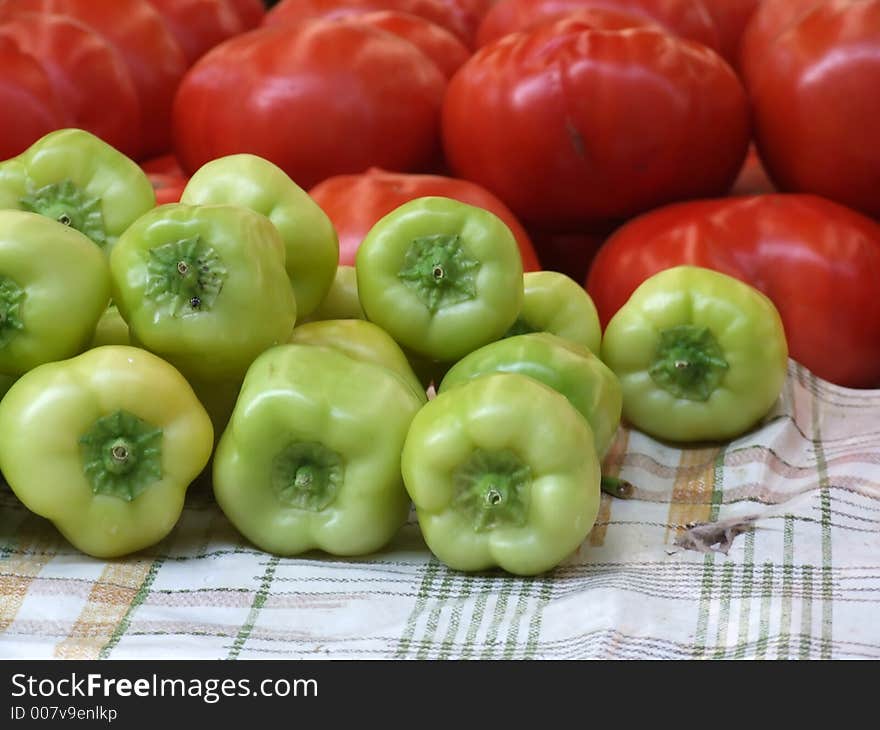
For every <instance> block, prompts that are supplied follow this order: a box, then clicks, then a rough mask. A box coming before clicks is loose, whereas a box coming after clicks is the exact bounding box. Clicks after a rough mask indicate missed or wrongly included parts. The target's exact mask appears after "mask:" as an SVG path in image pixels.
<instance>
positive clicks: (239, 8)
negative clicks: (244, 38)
mask: <svg viewBox="0 0 880 730" xmlns="http://www.w3.org/2000/svg"><path fill="white" fill-rule="evenodd" d="M226 2H227V3H228V4H229V5H230V6H231V7H232V9H233V10H234V11H235V12H236V14H237V15H238V18H239V20H241V23H242V25H243V26H244V27H245V28H246V29H250V28H256V27H257V26H258V25H259V24H260V23H261V22H262V21H263V16H264V15H265V14H266V6H265V5H263V0H226Z"/></svg>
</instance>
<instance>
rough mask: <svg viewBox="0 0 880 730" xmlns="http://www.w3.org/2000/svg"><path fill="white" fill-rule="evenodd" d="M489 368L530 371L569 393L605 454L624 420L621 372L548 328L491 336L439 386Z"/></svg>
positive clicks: (467, 378)
mask: <svg viewBox="0 0 880 730" xmlns="http://www.w3.org/2000/svg"><path fill="white" fill-rule="evenodd" d="M488 373H519V374H520V375H528V376H529V377H531V378H535V379H536V380H539V381H541V382H542V383H544V385H547V386H549V387H551V388H553V390H555V391H557V392H559V393H561V394H562V395H564V396H565V397H566V398H568V401H569V402H570V403H571V404H572V405H573V406H574V407H575V408H576V409H577V410H578V411H579V412H580V414H581V415H582V416H583V417H584V418H586V419H587V423H589V424H590V428H591V429H592V431H593V437H594V444H595V447H596V453H597V454H598V455H599V457H600V458H602V457H603V456H605V453H606V452H607V451H608V447H609V446H611V442H612V441H613V440H614V435H615V434H616V433H617V427H618V426H619V425H620V413H621V408H622V406H623V395H622V393H621V390H620V383H619V382H618V380H617V376H616V375H615V374H614V373H612V372H611V370H609V369H608V367H607V366H606V365H605V363H603V362H602V361H601V360H600V359H599V358H598V357H596V356H595V355H593V353H592V352H590V351H589V350H588V349H587V348H586V347H583V346H580V345H576V344H575V343H573V342H569V341H568V340H564V339H563V338H561V337H557V336H556V335H552V334H550V333H549V332H535V333H532V334H527V335H516V336H515V337H509V338H507V339H504V340H499V341H497V342H492V343H491V344H488V345H485V346H483V347H481V348H480V349H479V350H474V352H472V353H471V354H470V355H466V356H465V357H464V358H462V359H461V360H459V361H458V362H457V363H456V364H455V365H453V366H452V368H451V369H450V370H449V372H448V373H446V375H445V377H444V378H443V381H442V382H441V383H440V388H439V391H438V392H440V393H443V392H445V391H447V390H449V389H450V388H453V387H455V386H457V385H460V384H461V383H464V382H467V381H470V380H472V379H474V378H478V377H480V376H481V375H486V374H488Z"/></svg>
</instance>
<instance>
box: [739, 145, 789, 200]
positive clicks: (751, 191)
mask: <svg viewBox="0 0 880 730" xmlns="http://www.w3.org/2000/svg"><path fill="white" fill-rule="evenodd" d="M775 192H778V191H777V190H776V186H775V185H774V184H773V182H772V181H771V180H770V178H769V177H767V171H766V170H765V169H764V165H763V164H762V163H761V158H760V156H759V155H758V151H757V150H756V149H755V147H754V145H752V146H750V147H749V154H748V155H747V156H746V161H745V162H744V163H743V166H742V169H741V170H740V171H739V177H737V178H736V182H735V183H733V187H732V188H731V189H730V194H731V195H766V194H768V193H775Z"/></svg>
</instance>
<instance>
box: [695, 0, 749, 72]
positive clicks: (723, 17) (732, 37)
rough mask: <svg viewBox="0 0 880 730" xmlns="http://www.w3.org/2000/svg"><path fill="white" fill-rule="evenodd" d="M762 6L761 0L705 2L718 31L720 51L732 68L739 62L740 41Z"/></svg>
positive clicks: (713, 0)
mask: <svg viewBox="0 0 880 730" xmlns="http://www.w3.org/2000/svg"><path fill="white" fill-rule="evenodd" d="M760 4H761V0H703V5H705V6H706V10H708V11H709V15H711V16H712V19H713V20H714V21H715V27H716V28H717V29H718V41H719V44H720V45H719V49H718V50H719V52H720V53H721V55H722V56H724V60H725V61H727V62H728V63H729V64H730V65H731V66H734V67H735V66H736V65H737V63H738V61H739V47H740V41H741V40H742V36H743V33H744V32H745V30H746V26H747V25H748V24H749V20H751V18H752V15H753V14H754V13H755V10H757V8H758V6H759V5H760Z"/></svg>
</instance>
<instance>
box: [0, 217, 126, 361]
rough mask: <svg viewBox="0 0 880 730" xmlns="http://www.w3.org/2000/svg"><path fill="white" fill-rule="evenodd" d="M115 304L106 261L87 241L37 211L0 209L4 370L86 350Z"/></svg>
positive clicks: (0, 352)
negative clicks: (111, 300)
mask: <svg viewBox="0 0 880 730" xmlns="http://www.w3.org/2000/svg"><path fill="white" fill-rule="evenodd" d="M109 301H110V271H109V269H108V268H107V259H106V258H105V256H104V255H103V254H102V253H101V251H100V250H99V249H98V248H96V247H95V246H94V245H93V244H92V242H91V241H89V239H88V238H86V237H85V236H84V235H83V234H82V233H80V232H79V231H76V230H73V229H72V228H67V227H65V226H62V225H60V224H58V223H56V222H55V221H52V220H49V219H48V218H45V217H43V216H41V215H37V214H35V213H26V212H24V211H21V210H0V373H5V374H6V375H21V374H23V373H25V372H26V371H28V370H30V369H31V368H33V367H36V366H37V365H40V364H42V363H44V362H49V361H51V360H62V359H65V358H68V357H72V356H73V355H76V354H78V353H80V352H82V351H83V350H85V349H86V347H88V344H89V340H90V339H91V337H92V333H93V332H94V331H95V326H96V325H97V323H98V320H99V319H100V318H101V314H102V313H103V311H104V310H105V309H106V308H107V304H108V302H109Z"/></svg>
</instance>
